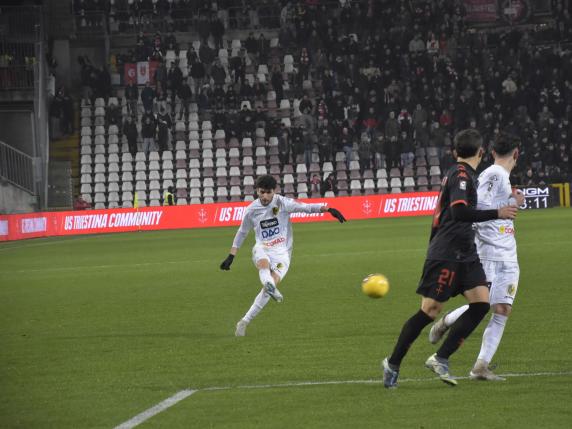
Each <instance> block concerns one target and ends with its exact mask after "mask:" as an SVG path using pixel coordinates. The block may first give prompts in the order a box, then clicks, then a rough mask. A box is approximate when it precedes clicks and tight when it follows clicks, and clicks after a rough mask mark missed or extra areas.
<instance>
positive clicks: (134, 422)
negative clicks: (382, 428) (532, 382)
mask: <svg viewBox="0 0 572 429" xmlns="http://www.w3.org/2000/svg"><path fill="white" fill-rule="evenodd" d="M499 375H500V376H501V377H558V376H571V375H572V371H560V372H558V371H553V372H530V373H512V374H499ZM455 379H457V380H468V379H469V377H455ZM426 381H439V378H438V377H434V378H404V379H401V380H399V383H411V382H426ZM381 383H383V381H382V380H381V379H369V380H331V381H300V382H292V383H277V384H244V385H239V386H212V387H204V388H202V389H185V390H181V391H180V392H177V393H175V394H174V395H173V396H171V397H169V398H167V399H165V400H164V401H162V402H159V403H158V404H157V405H155V406H153V407H151V408H149V409H148V410H145V411H143V412H142V413H140V414H137V415H136V416H135V417H133V418H132V419H130V420H127V421H126V422H125V423H122V424H120V425H119V426H116V427H115V428H114V429H131V428H134V427H135V426H138V425H140V424H141V423H143V422H145V421H147V420H149V419H150V418H151V417H153V416H155V415H157V414H159V413H160V412H162V411H165V410H166V409H167V408H170V407H172V406H173V405H175V404H176V403H178V402H180V401H182V400H183V399H185V398H188V397H189V396H191V395H192V394H193V393H197V392H214V391H220V390H238V389H277V388H285V387H304V386H331V385H347V384H381Z"/></svg>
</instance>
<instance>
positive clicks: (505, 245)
mask: <svg viewBox="0 0 572 429" xmlns="http://www.w3.org/2000/svg"><path fill="white" fill-rule="evenodd" d="M519 143H520V142H519V140H518V138H517V137H515V136H511V135H508V134H504V133H501V134H499V135H498V136H497V138H496V139H495V142H494V146H493V156H494V158H495V163H494V165H491V166H490V167H489V168H487V169H486V170H485V171H483V172H482V173H481V175H480V176H479V188H478V190H477V194H478V203H477V208H478V209H479V210H489V209H498V208H500V207H503V206H508V205H517V206H521V205H522V203H523V202H524V195H522V193H518V192H513V190H512V188H511V185H510V179H509V176H510V172H511V171H512V169H513V168H514V166H515V165H516V160H517V159H518V145H519ZM475 226H476V237H475V240H476V245H477V252H478V254H479V257H480V258H481V261H482V263H483V268H484V270H485V274H486V276H487V280H488V281H489V284H490V285H491V286H490V287H491V288H490V302H491V307H492V310H493V314H492V316H491V319H490V320H489V323H488V325H487V327H486V328H485V332H484V334H483V342H482V344H481V351H480V353H479V356H478V358H477V361H476V363H475V365H474V367H473V369H472V370H471V372H470V377H471V378H472V379H476V380H489V381H498V380H504V379H503V378H502V377H499V376H498V375H496V374H494V373H493V372H492V371H491V370H490V369H489V364H490V362H491V360H492V358H493V356H494V354H495V352H496V350H497V348H498V346H499V344H500V341H501V338H502V334H503V331H504V327H505V325H506V322H507V319H508V316H509V315H510V313H511V310H512V304H513V302H514V297H515V295H516V289H517V287H518V278H519V272H520V270H519V267H518V260H517V257H516V240H515V238H514V223H513V221H512V220H511V219H497V220H491V221H488V222H482V223H478V224H475ZM467 309H468V306H467V305H464V306H462V307H459V308H457V309H456V310H453V311H451V312H450V313H448V314H447V315H445V317H443V318H442V319H440V320H439V321H438V322H437V323H435V324H434V325H433V327H432V328H431V331H430V332H429V341H430V342H431V343H433V344H435V343H437V342H438V341H439V340H440V339H441V337H442V336H443V335H444V334H445V332H447V330H448V329H449V327H450V326H452V325H453V324H454V323H455V321H456V320H457V319H458V318H459V317H460V316H461V315H462V314H463V313H464V312H465V311H466V310H467Z"/></svg>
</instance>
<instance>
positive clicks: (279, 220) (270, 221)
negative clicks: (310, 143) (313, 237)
mask: <svg viewBox="0 0 572 429" xmlns="http://www.w3.org/2000/svg"><path fill="white" fill-rule="evenodd" d="M275 189H276V180H275V179H274V177H272V176H270V175H265V176H260V177H259V178H258V179H257V180H256V193H257V195H258V199H257V200H255V201H253V202H252V204H250V205H249V206H248V207H247V208H246V210H245V212H244V217H243V219H242V223H241V224H240V227H239V228H238V231H237V233H236V235H235V237H234V241H233V243H232V247H231V248H230V254H229V255H228V256H227V258H226V259H225V260H224V261H223V262H222V264H220V268H221V270H229V269H230V265H231V264H232V261H233V260H234V257H235V255H236V253H237V252H238V249H239V248H240V246H241V245H242V243H243V242H244V240H245V238H246V236H247V235H248V232H249V231H250V230H251V229H254V232H255V234H256V244H255V245H254V247H253V248H252V260H253V262H254V265H256V268H257V269H258V275H259V277H260V282H261V283H262V290H261V291H260V293H259V294H258V295H257V296H256V298H254V302H253V303H252V306H251V307H250V309H249V310H248V311H247V312H246V314H245V315H244V317H243V318H242V319H240V320H239V321H238V323H237V324H236V331H235V335H236V336H237V337H243V336H244V335H246V327H247V326H248V324H249V323H250V322H251V321H252V319H254V318H255V317H256V315H257V314H258V313H260V311H261V310H262V309H263V308H264V306H265V305H266V304H268V301H269V300H270V298H272V299H273V300H275V301H276V302H282V300H283V297H282V294H281V293H280V291H279V290H278V288H277V287H276V286H277V284H278V283H279V282H280V281H282V279H284V276H285V275H286V273H287V272H288V268H289V267H290V259H291V257H292V244H293V237H292V225H291V223H290V214H291V213H324V212H328V213H330V214H331V215H332V216H333V217H335V218H336V219H337V220H339V221H340V223H343V222H345V221H346V219H345V218H344V216H343V215H342V214H341V213H340V212H339V211H338V210H336V209H334V208H328V207H327V206H325V205H323V204H305V203H301V202H299V201H295V200H293V199H291V198H286V197H283V196H282V195H277V194H276V193H275Z"/></svg>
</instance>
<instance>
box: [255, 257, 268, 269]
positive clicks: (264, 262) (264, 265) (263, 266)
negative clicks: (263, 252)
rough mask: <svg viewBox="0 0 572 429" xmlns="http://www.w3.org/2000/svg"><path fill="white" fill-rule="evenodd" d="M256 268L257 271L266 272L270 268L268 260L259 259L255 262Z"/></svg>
mask: <svg viewBox="0 0 572 429" xmlns="http://www.w3.org/2000/svg"><path fill="white" fill-rule="evenodd" d="M256 267H257V268H258V269H259V270H267V269H269V268H270V261H269V260H268V259H259V260H258V261H256Z"/></svg>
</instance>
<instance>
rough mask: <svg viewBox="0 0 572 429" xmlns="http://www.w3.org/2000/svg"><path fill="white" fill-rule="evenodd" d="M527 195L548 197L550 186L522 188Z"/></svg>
mask: <svg viewBox="0 0 572 429" xmlns="http://www.w3.org/2000/svg"><path fill="white" fill-rule="evenodd" d="M521 191H522V193H523V194H524V196H525V197H548V196H550V188H521Z"/></svg>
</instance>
